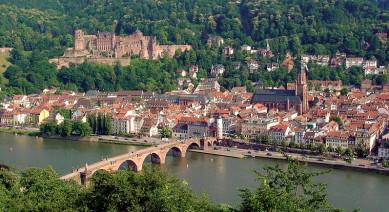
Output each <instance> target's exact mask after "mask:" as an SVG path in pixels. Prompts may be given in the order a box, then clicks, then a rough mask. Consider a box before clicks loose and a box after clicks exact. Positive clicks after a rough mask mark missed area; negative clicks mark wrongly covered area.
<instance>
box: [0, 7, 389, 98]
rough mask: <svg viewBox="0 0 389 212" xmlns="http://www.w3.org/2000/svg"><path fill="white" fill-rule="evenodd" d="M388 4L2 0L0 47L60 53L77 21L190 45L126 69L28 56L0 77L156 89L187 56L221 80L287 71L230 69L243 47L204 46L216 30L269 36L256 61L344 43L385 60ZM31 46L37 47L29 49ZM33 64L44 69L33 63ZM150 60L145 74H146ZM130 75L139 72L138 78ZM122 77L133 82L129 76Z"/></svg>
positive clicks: (15, 86) (231, 41) (244, 40)
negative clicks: (218, 72)
mask: <svg viewBox="0 0 389 212" xmlns="http://www.w3.org/2000/svg"><path fill="white" fill-rule="evenodd" d="M387 9H388V3H387V1H384V0H337V1H334V0H322V1H307V0H242V1H231V0H159V1H156V0H143V1H138V0H93V1H92V0H29V1H22V0H0V11H1V14H3V16H2V17H3V18H2V19H1V20H0V46H3V47H13V48H16V49H17V50H18V51H20V54H21V55H23V56H24V57H25V60H31V58H29V57H36V58H35V59H36V60H39V58H40V60H46V59H48V58H53V57H57V56H61V55H62V54H63V51H64V49H65V48H68V47H71V46H72V45H73V33H74V30H75V29H83V30H85V31H86V32H87V33H90V34H94V33H96V32H98V31H109V32H115V33H116V34H131V33H132V32H134V31H136V30H137V29H139V30H141V31H142V32H144V34H146V35H155V36H157V39H158V41H159V42H160V43H162V44H172V43H177V44H191V45H192V46H193V48H194V50H193V51H190V52H186V53H181V54H178V55H177V56H176V57H175V58H173V59H165V60H163V61H160V62H150V61H137V62H135V63H134V64H132V65H131V66H130V67H129V68H124V67H120V68H118V67H116V69H115V67H104V66H96V65H90V64H85V65H82V66H77V67H70V68H69V69H66V70H61V71H60V72H59V73H57V72H56V71H55V69H54V67H49V66H50V64H46V63H45V62H43V61H40V62H38V61H36V62H35V64H34V63H31V61H30V65H29V66H26V65H27V64H26V63H23V64H22V65H20V64H19V65H18V64H15V63H14V64H15V65H14V66H12V67H11V68H10V69H11V70H8V71H7V72H8V74H7V72H6V78H8V79H9V81H10V84H9V85H5V83H3V81H2V87H12V89H11V90H12V91H13V92H25V93H32V92H36V91H37V90H39V89H41V88H42V87H43V86H47V85H54V86H57V87H63V88H71V89H74V90H79V91H83V90H88V89H106V90H117V89H148V90H150V89H151V90H153V89H156V91H158V92H164V91H167V90H171V89H172V88H174V84H175V81H174V79H175V78H176V77H177V76H176V74H175V69H176V68H178V67H180V68H187V67H188V66H189V65H190V64H193V63H197V64H199V66H200V69H201V72H202V75H205V73H206V71H207V70H208V69H209V68H210V67H211V66H212V64H223V65H225V66H226V69H227V73H226V75H225V76H224V78H222V79H221V80H220V82H221V83H222V85H223V86H224V87H225V88H230V87H232V86H236V85H249V84H251V82H256V81H258V80H261V81H265V84H269V85H278V84H280V83H283V84H284V83H286V81H287V80H293V79H294V76H286V75H285V71H283V70H279V71H277V73H271V74H269V73H257V74H254V75H250V76H247V75H248V74H247V70H245V67H244V66H243V67H242V70H239V71H236V70H234V69H233V68H232V65H231V64H232V62H233V61H242V62H243V61H244V60H245V59H246V58H247V55H244V54H242V53H241V52H237V53H236V55H234V57H233V58H226V57H225V56H224V55H223V54H222V50H221V48H216V47H215V48H208V47H207V45H206V40H207V39H208V37H209V36H215V35H220V36H222V37H223V38H224V39H225V43H226V45H231V46H232V47H234V48H235V49H240V46H241V45H243V44H249V45H252V46H254V47H265V45H266V41H269V43H270V46H271V49H272V50H273V52H275V53H276V57H274V58H272V59H271V60H270V61H266V60H265V61H262V62H272V61H273V62H274V61H280V60H282V59H283V58H284V57H285V54H286V52H288V51H290V52H292V53H293V55H300V54H302V53H309V54H330V55H333V54H334V53H335V52H336V51H341V52H345V53H347V54H348V55H352V56H360V57H364V58H373V57H375V58H377V60H378V61H379V64H380V65H388V63H389V51H388V42H387V41H386V42H382V41H380V39H379V38H378V37H377V35H376V33H379V32H388V31H389V11H388V10H387ZM366 43H368V44H369V45H365V44H366ZM35 53H38V54H39V56H31V54H32V55H34V54H35ZM19 59H21V58H19ZM40 65H43V67H40ZM146 68H147V69H148V70H146ZM167 68H169V69H167ZM15 69H18V70H15ZM35 69H41V70H39V71H37V72H35ZM92 69H96V70H97V73H98V74H97V77H100V78H99V79H88V77H90V76H91V75H90V73H91V72H94V71H95V70H92ZM119 69H120V70H119ZM149 69H150V70H152V71H151V73H146V72H147V71H149ZM32 71H33V72H34V73H31V72H32ZM115 71H116V72H115ZM14 72H16V73H17V74H18V75H14ZM43 72H45V73H43ZM46 72H50V73H46ZM62 72H63V73H62ZM78 72H81V73H78ZM103 72H107V73H103ZM119 72H120V73H119ZM140 72H142V73H140ZM292 73H296V70H294V71H293V72H292ZM115 74H116V75H115ZM13 75H14V76H13ZM80 75H82V76H80ZM104 75H109V76H104ZM135 75H136V76H135ZM338 75H339V76H341V74H338ZM338 75H337V76H338ZM16 76H17V77H16ZM79 76H80V77H81V78H79ZM310 76H311V77H312V76H314V75H310ZM137 77H138V79H142V80H143V81H142V82H140V81H137V82H135V80H134V79H137ZM144 77H146V78H144ZM167 77H170V78H169V79H166V78H167ZM171 77H172V78H171ZM21 78H22V79H21ZM113 78H115V80H113ZM357 78H358V79H359V78H360V77H359V76H358V77H357ZM74 79H77V80H74ZM79 79H85V80H79ZM319 79H320V78H319ZM323 79H324V78H323ZM340 79H342V80H343V78H340ZM128 80H130V81H132V82H129V83H127V81H128ZM81 81H86V82H81ZM37 82H41V83H37ZM350 83H352V82H350ZM29 84H31V85H29ZM38 84H39V85H38ZM157 84H158V85H163V88H159V87H158V86H155V85H157ZM346 84H348V82H347V81H346ZM31 86H32V87H31Z"/></svg>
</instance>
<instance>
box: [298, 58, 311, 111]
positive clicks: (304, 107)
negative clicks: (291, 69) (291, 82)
mask: <svg viewBox="0 0 389 212" xmlns="http://www.w3.org/2000/svg"><path fill="white" fill-rule="evenodd" d="M307 69H308V68H307V65H306V64H304V63H302V64H301V70H300V73H299V74H298V77H297V80H296V96H299V97H300V99H301V105H300V111H299V113H300V114H305V113H307V112H308V109H309V105H308V83H307Z"/></svg>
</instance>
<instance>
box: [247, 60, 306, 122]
mask: <svg viewBox="0 0 389 212" xmlns="http://www.w3.org/2000/svg"><path fill="white" fill-rule="evenodd" d="M251 103H252V104H256V103H260V104H263V105H265V106H266V107H267V109H268V110H271V109H276V110H279V111H289V110H295V111H297V112H298V113H299V114H300V115H302V114H305V113H307V112H308V109H309V105H308V83H307V67H306V65H302V68H301V71H300V73H299V74H298V77H297V80H296V83H295V89H294V90H279V89H257V90H256V91H255V93H254V95H253V97H252V99H251Z"/></svg>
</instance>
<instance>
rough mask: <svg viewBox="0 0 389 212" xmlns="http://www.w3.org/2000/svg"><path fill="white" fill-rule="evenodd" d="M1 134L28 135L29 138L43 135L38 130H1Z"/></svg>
mask: <svg viewBox="0 0 389 212" xmlns="http://www.w3.org/2000/svg"><path fill="white" fill-rule="evenodd" d="M0 133H11V134H18V135H28V136H40V135H41V133H40V132H39V131H36V130H24V129H15V128H0Z"/></svg>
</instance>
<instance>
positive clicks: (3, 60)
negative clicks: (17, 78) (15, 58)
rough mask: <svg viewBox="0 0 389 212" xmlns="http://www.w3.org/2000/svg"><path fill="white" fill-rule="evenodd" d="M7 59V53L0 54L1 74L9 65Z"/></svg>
mask: <svg viewBox="0 0 389 212" xmlns="http://www.w3.org/2000/svg"><path fill="white" fill-rule="evenodd" d="M8 59H9V53H1V52H0V73H3V72H4V71H5V70H6V69H7V68H8V67H9V66H10V65H11V63H10V62H9V61H8Z"/></svg>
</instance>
